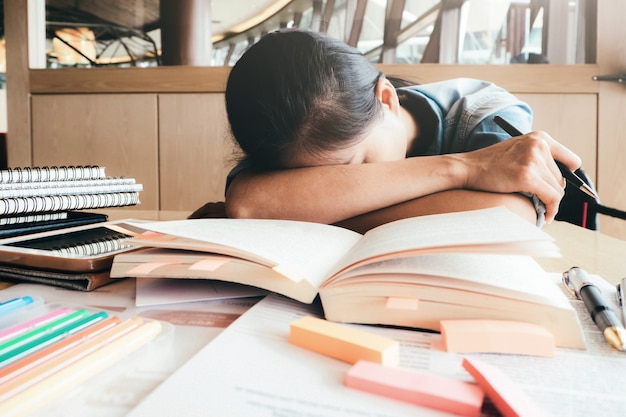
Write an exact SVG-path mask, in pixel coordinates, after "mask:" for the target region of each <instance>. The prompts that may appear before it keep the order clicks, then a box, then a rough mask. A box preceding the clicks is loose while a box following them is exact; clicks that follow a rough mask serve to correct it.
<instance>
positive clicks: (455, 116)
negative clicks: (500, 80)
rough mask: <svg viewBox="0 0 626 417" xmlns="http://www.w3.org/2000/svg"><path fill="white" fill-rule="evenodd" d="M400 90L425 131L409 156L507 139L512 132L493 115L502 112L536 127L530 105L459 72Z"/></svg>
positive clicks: (518, 124) (515, 121)
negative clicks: (457, 75) (452, 75)
mask: <svg viewBox="0 0 626 417" xmlns="http://www.w3.org/2000/svg"><path fill="white" fill-rule="evenodd" d="M397 91H398V97H399V98H400V103H401V104H402V106H403V107H404V108H406V109H407V110H408V111H409V112H410V113H411V114H412V115H413V117H414V118H415V119H416V121H417V123H418V125H419V126H420V131H421V133H420V137H419V138H418V140H417V141H416V144H415V146H414V148H413V149H411V150H409V156H423V155H441V154H446V153H457V152H467V151H473V150H476V149H480V148H484V147H487V146H490V145H493V144H495V143H497V142H500V141H503V140H505V139H507V138H509V137H510V136H509V135H508V134H507V133H506V132H505V131H504V130H502V128H500V127H499V126H498V125H497V124H496V123H495V122H494V121H493V116H494V115H496V114H498V115H500V116H502V117H503V118H504V119H506V120H508V121H509V122H510V123H511V124H512V125H513V126H515V127H517V128H518V129H519V130H520V131H522V132H528V131H530V130H531V127H532V111H531V109H530V107H529V106H528V105H527V104H526V103H524V102H522V101H520V100H519V99H518V98H517V97H515V96H514V95H512V94H510V93H509V92H507V91H506V90H504V89H502V88H500V87H498V86H496V85H495V84H493V83H489V82H486V81H480V80H474V79H469V78H457V79H452V80H447V81H442V82H436V83H429V84H424V85H417V86H412V87H402V88H399V89H398V90H397Z"/></svg>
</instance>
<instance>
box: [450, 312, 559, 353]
mask: <svg viewBox="0 0 626 417" xmlns="http://www.w3.org/2000/svg"><path fill="white" fill-rule="evenodd" d="M440 324H441V339H442V342H443V346H444V349H445V350H446V351H448V352H491V353H510V354H517V355H533V356H545V357H552V356H554V350H555V341H554V335H553V334H552V333H550V332H549V331H548V330H547V329H545V328H544V327H542V326H539V325H536V324H532V323H524V322H518V321H507V320H442V321H441V323H440Z"/></svg>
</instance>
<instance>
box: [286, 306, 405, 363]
mask: <svg viewBox="0 0 626 417" xmlns="http://www.w3.org/2000/svg"><path fill="white" fill-rule="evenodd" d="M290 327H291V328H290V333H289V342H291V343H293V344H294V345H298V346H300V347H303V348H305V349H309V350H312V351H314V352H317V353H321V354H323V355H326V356H330V357H332V358H335V359H339V360H342V361H344V362H348V363H356V362H357V361H359V360H367V361H371V362H376V363H381V364H384V365H392V366H396V365H398V363H399V361H400V344H399V343H398V342H397V341H396V340H393V339H389V338H387V337H384V336H380V335H376V334H372V333H368V332H364V331H362V330H359V329H355V328H353V327H349V326H345V325H341V324H338V323H332V322H330V321H327V320H322V319H319V318H316V317H311V316H305V317H302V318H300V319H298V320H295V321H293V322H292V323H291V326H290Z"/></svg>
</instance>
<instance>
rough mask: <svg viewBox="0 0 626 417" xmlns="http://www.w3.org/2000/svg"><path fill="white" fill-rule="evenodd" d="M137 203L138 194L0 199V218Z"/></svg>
mask: <svg viewBox="0 0 626 417" xmlns="http://www.w3.org/2000/svg"><path fill="white" fill-rule="evenodd" d="M138 203H139V193H138V192H132V193H110V194H83V195H58V196H54V195H53V196H50V195H49V196H37V197H22V198H3V199H0V216H4V215H10V214H21V213H43V212H48V211H64V210H82V209H93V208H103V207H121V206H132V205H135V204H138Z"/></svg>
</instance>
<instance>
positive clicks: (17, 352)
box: [0, 311, 108, 366]
mask: <svg viewBox="0 0 626 417" xmlns="http://www.w3.org/2000/svg"><path fill="white" fill-rule="evenodd" d="M107 317H108V314H107V313H106V312H104V311H101V312H99V313H94V314H91V315H89V316H87V317H84V318H82V319H80V320H77V321H75V322H72V323H69V324H67V325H65V326H63V327H60V328H58V329H56V330H54V331H52V332H49V333H46V334H43V335H41V337H38V338H36V339H33V340H31V341H29V342H27V343H24V344H22V345H20V346H17V347H15V348H13V349H11V350H9V351H7V352H5V353H3V354H2V355H0V364H1V365H2V366H6V365H7V364H9V363H11V362H15V361H16V360H18V359H19V358H22V357H24V356H26V355H29V354H30V353H32V352H36V351H38V350H39V349H43V348H44V347H46V346H48V345H50V344H52V343H54V342H56V341H58V340H61V339H63V338H65V337H67V336H69V335H71V334H73V333H76V332H78V331H80V330H82V329H84V328H85V327H88V326H91V325H92V324H94V323H97V322H99V321H101V320H104V319H105V318H107Z"/></svg>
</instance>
